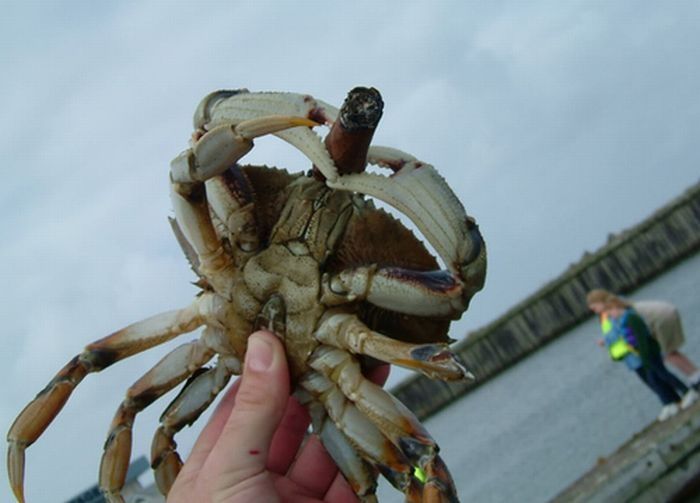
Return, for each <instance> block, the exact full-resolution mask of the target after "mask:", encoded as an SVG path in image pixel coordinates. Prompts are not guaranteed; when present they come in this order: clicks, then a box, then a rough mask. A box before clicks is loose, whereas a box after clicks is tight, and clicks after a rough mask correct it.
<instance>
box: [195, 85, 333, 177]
mask: <svg viewBox="0 0 700 503" xmlns="http://www.w3.org/2000/svg"><path fill="white" fill-rule="evenodd" d="M273 114H284V115H290V116H296V117H307V118H308V119H311V120H313V121H315V122H316V123H320V124H331V123H333V122H334V121H335V119H336V117H337V115H338V109H337V108H335V107H333V106H331V105H329V104H328V103H324V102H323V101H321V100H317V99H315V98H313V97H312V96H309V95H308V94H296V93H276V92H275V93H251V92H248V91H247V90H246V89H241V90H236V91H216V92H213V93H211V94H209V95H208V96H206V97H205V98H204V99H203V100H202V101H201V103H200V104H199V107H198V108H197V111H196V112H195V115H194V127H195V129H196V130H198V131H212V130H213V129H215V128H216V127H218V126H220V125H222V124H239V123H241V122H243V121H246V120H250V119H257V118H260V117H265V116H269V115H273ZM274 134H275V136H278V137H279V138H281V139H283V140H285V141H286V142H288V143H290V144H291V145H293V146H295V147H296V148H298V149H299V150H300V151H302V152H303V153H304V154H305V155H306V156H307V157H308V158H309V159H311V161H312V162H313V163H314V165H315V166H316V167H317V168H318V169H319V170H320V171H321V173H322V174H323V176H325V177H326V178H328V179H330V180H335V179H336V178H337V177H338V170H337V168H336V166H335V164H334V163H333V161H332V159H331V157H330V155H329V154H328V150H326V147H325V146H324V145H323V142H322V141H321V138H320V137H319V136H318V134H316V133H315V132H313V131H311V130H310V129H304V128H296V129H289V130H286V131H279V132H276V133H274Z"/></svg>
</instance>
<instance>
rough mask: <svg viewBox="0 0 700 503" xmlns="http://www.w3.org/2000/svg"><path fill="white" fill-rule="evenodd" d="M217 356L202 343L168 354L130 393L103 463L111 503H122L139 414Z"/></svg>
mask: <svg viewBox="0 0 700 503" xmlns="http://www.w3.org/2000/svg"><path fill="white" fill-rule="evenodd" d="M213 355H214V352H213V351H212V350H211V349H210V348H208V347H207V346H206V345H205V344H204V343H203V341H202V340H201V339H197V340H195V341H192V342H189V343H187V344H183V345H182V346H179V347H177V348H175V349H174V350H173V351H171V352H170V353H168V354H167V355H166V356H165V357H163V359H162V360H160V361H159V362H158V363H157V364H156V365H155V366H154V367H153V368H152V369H151V370H149V371H148V372H147V373H146V374H144V375H143V376H142V377H141V378H140V379H139V380H138V381H136V382H135V383H134V384H133V385H132V386H131V387H130V388H129V389H128V391H127V392H126V398H125V399H124V401H123V402H122V403H121V404H120V405H119V408H118V409H117V412H116V414H115V415H114V419H113V420H112V424H111V426H110V428H109V434H108V435H107V441H106V442H105V446H104V453H103V454H102V462H101V463H100V477H99V482H100V488H101V489H102V492H103V493H104V495H105V498H106V499H107V500H109V501H121V496H120V494H119V493H120V491H121V488H122V487H123V486H124V481H125V480H126V472H127V470H128V468H129V461H130V458H131V430H132V428H133V425H134V419H135V418H136V414H138V413H139V412H141V411H142V410H143V409H145V408H146V407H148V406H149V405H150V404H151V403H153V402H154V401H155V400H157V399H158V398H160V397H161V396H163V395H164V394H165V393H167V392H168V391H170V390H171V389H173V388H174V387H175V386H177V385H178V384H180V383H181V382H182V381H184V380H185V379H187V378H188V377H189V376H190V375H191V374H192V373H193V372H194V371H195V370H197V369H198V368H199V367H201V366H202V365H204V364H205V363H206V362H208V361H209V360H210V359H211V357H212V356H213Z"/></svg>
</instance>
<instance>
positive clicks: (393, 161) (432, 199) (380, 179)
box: [326, 147, 486, 303]
mask: <svg viewBox="0 0 700 503" xmlns="http://www.w3.org/2000/svg"><path fill="white" fill-rule="evenodd" d="M368 161H369V162H370V163H373V164H378V165H380V166H382V167H388V168H390V169H392V170H393V171H394V173H393V174H392V175H391V176H389V177H385V176H382V175H377V174H374V173H356V174H350V175H344V176H341V177H339V178H338V179H336V180H328V181H327V182H326V183H327V185H328V186H329V187H331V188H335V189H339V190H347V191H352V192H360V193H362V194H368V195H370V196H373V197H376V198H377V199H379V200H381V201H384V202H385V203H387V204H389V205H391V206H393V207H394V208H396V209H398V210H399V211H401V212H402V213H403V214H405V215H406V216H408V217H409V218H410V219H411V221H412V222H413V223H414V224H415V225H416V226H417V227H418V229H419V230H420V231H421V232H422V233H423V235H425V236H426V238H427V239H428V241H429V242H430V244H431V245H432V246H433V247H434V248H435V250H436V251H437V252H438V254H439V255H440V257H441V258H442V260H443V261H444V262H445V264H446V265H447V268H448V269H449V270H450V271H451V272H452V273H453V274H454V275H455V276H456V278H458V280H459V281H460V282H462V283H463V288H464V290H463V296H464V299H465V302H467V303H468V302H469V300H470V299H471V297H472V296H473V295H474V294H475V293H476V292H478V291H479V290H481V288H483V285H484V279H485V274H486V247H485V245H484V241H483V239H482V237H481V233H480V232H479V228H478V226H477V225H476V223H475V222H474V220H473V219H472V218H470V217H468V216H467V215H466V213H465V211H464V207H463V206H462V204H461V203H460V201H459V199H457V196H455V194H454V192H452V189H450V187H449V186H448V185H447V183H446V182H445V180H444V179H443V178H442V177H441V176H440V175H439V174H438V172H437V171H436V170H435V168H433V167H432V166H431V165H429V164H426V163H423V162H421V161H418V160H417V159H415V158H414V157H413V156H411V155H410V154H407V153H405V152H401V151H400V150H396V149H390V148H386V147H370V149H369V154H368Z"/></svg>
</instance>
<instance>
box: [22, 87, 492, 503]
mask: <svg viewBox="0 0 700 503" xmlns="http://www.w3.org/2000/svg"><path fill="white" fill-rule="evenodd" d="M382 106H383V103H382V101H381V97H380V96H379V93H378V92H377V91H376V90H374V89H366V88H356V89H354V90H353V91H351V93H350V94H349V95H348V98H347V99H346V102H345V103H344V105H343V107H342V108H341V109H340V110H338V109H336V108H334V107H332V106H330V105H328V104H326V103H323V102H321V101H320V100H316V99H314V98H313V97H311V96H308V95H299V94H292V93H250V92H248V91H246V90H238V91H217V92H215V93H212V94H210V95H208V96H207V97H205V98H204V100H203V101H202V102H201V104H200V105H199V107H198V108H197V111H196V113H195V120H194V122H195V133H194V134H193V139H192V146H191V148H189V149H187V150H186V151H184V152H183V153H182V154H180V155H179V156H178V157H176V158H175V159H174V160H173V162H172V163H171V170H170V179H171V187H172V200H173V205H174V209H175V218H174V219H173V220H172V221H171V223H172V225H173V229H174V231H175V234H176V236H177V238H178V241H179V243H180V245H181V246H182V248H183V250H184V251H185V254H186V255H187V257H188V259H189V261H190V263H191V265H192V268H193V269H194V271H195V273H196V274H197V275H198V277H199V281H198V285H199V286H200V287H201V289H202V291H201V293H200V294H199V295H198V296H197V297H196V298H195V300H194V301H193V302H192V303H191V304H190V305H189V306H187V307H185V308H183V309H179V310H175V311H170V312H166V313H162V314H159V315H156V316H153V317H151V318H148V319H145V320H143V321H140V322H137V323H134V324H132V325H130V326H128V327H126V328H123V329H121V330H119V331H117V332H115V333H113V334H111V335H109V336H107V337H105V338H103V339H100V340H98V341H96V342H93V343H91V344H89V345H88V346H87V347H86V348H85V350H84V351H83V352H82V353H80V354H79V355H77V356H76V357H75V358H73V359H72V360H71V361H70V362H69V363H68V364H66V366H65V367H64V368H63V369H61V370H60V371H59V372H58V374H57V375H56V376H55V377H54V378H53V379H52V380H51V382H49V384H48V385H47V386H46V388H45V389H44V390H42V391H41V392H40V393H39V394H38V395H37V397H36V398H35V399H34V400H33V401H32V402H30V403H29V405H27V406H26V407H25V409H24V410H23V411H22V412H21V414H20V415H19V416H18V418H17V419H16V420H15V422H14V424H13V425H12V427H11V429H10V432H9V434H8V442H9V451H8V473H9V476H10V482H11V485H12V488H13V490H14V492H15V495H16V497H17V499H18V500H20V501H23V500H24V494H23V478H24V451H25V449H26V447H28V446H29V445H31V444H32V443H33V442H34V441H35V440H36V439H37V438H38V437H39V436H40V435H41V434H42V433H43V431H44V430H45V429H46V427H47V426H48V425H49V424H50V422H51V421H52V420H53V419H54V418H55V417H56V415H57V414H58V413H59V411H60V410H61V408H62V407H63V405H64V404H65V403H66V401H67V400H68V398H69V396H70V394H71V393H72V392H73V390H74V389H75V387H76V386H77V385H78V384H79V383H80V381H81V380H82V379H83V378H84V377H85V376H86V375H87V374H88V373H91V372H98V371H100V370H102V369H104V368H106V367H107V366H109V365H111V364H113V363H115V362H117V361H119V360H121V359H123V358H127V357H129V356H131V355H133V354H136V353H139V352H141V351H144V350H146V349H149V348H151V347H153V346H156V345H158V344H161V343H163V342H165V341H168V340H170V339H172V338H174V337H176V336H178V335H181V334H184V333H187V332H191V331H193V330H195V329H197V328H200V327H201V328H203V330H202V332H201V336H200V337H199V338H198V339H196V340H194V341H192V342H189V343H186V344H183V345H182V346H179V347H178V348H176V349H175V350H173V351H172V352H170V353H169V354H167V355H166V356H165V357H164V358H163V359H162V360H161V361H160V362H159V363H158V364H157V365H156V366H155V367H153V368H152V369H151V370H149V371H148V372H147V373H146V374H144V375H143V376H142V377H141V378H139V379H138V380H137V381H136V382H135V383H134V384H133V385H132V386H131V387H130V388H129V389H128V391H127V394H126V398H125V399H124V400H123V402H122V403H121V405H119V407H118V409H117V413H116V415H115V417H114V420H113V421H112V425H111V428H110V433H109V436H108V440H107V442H106V444H105V450H104V454H103V458H102V463H101V466H100V474H99V483H100V487H101V488H102V490H103V492H104V494H105V496H106V497H107V499H108V500H110V501H121V496H120V490H121V488H122V486H123V484H124V481H125V477H126V471H127V468H128V465H129V459H130V453H131V430H132V427H133V422H134V419H135V416H136V414H137V413H138V412H139V411H141V410H143V409H144V408H145V407H146V406H148V405H149V404H151V403H152V402H153V401H155V400H156V399H157V398H159V397H160V396H162V395H163V394H165V393H167V392H168V391H170V390H172V389H174V388H175V387H176V386H178V385H179V384H181V383H183V382H185V385H184V386H183V387H182V389H181V391H180V393H179V394H178V395H177V397H176V398H175V400H174V401H173V402H172V403H171V404H170V405H169V406H168V407H167V408H166V410H165V412H164V413H163V415H162V416H161V421H160V426H159V427H158V429H157V430H156V433H155V436H154V439H153V444H152V451H151V461H152V466H153V468H154V470H155V475H156V481H157V484H158V486H159V488H160V490H161V491H162V492H163V494H167V492H168V490H169V488H170V486H171V484H172V483H173V481H174V479H175V477H176V476H177V474H178V472H179V470H180V467H181V466H182V462H181V460H180V457H179V455H178V454H177V452H176V444H175V441H174V436H175V434H176V433H177V432H178V431H179V430H181V429H182V428H183V427H184V426H185V425H189V424H191V423H192V422H193V421H195V420H196V419H197V417H198V416H199V415H200V414H201V413H202V412H203V411H204V410H205V409H206V408H207V407H208V406H209V404H210V403H211V402H212V401H213V400H214V398H215V397H216V395H217V394H218V393H219V392H220V391H221V390H222V389H223V388H224V387H225V385H226V383H227V382H228V380H229V378H230V377H231V376H232V375H236V374H238V373H239V372H240V366H241V365H240V362H241V361H242V360H243V358H244V355H245V351H246V344H247V337H248V336H249V334H250V333H252V332H253V331H254V330H256V329H259V328H267V329H268V330H271V331H273V332H274V333H275V334H277V335H278V336H279V337H280V338H281V339H282V341H283V343H284V345H285V348H286V351H287V356H288V359H289V363H290V369H291V373H292V379H293V382H294V383H295V396H296V397H297V399H298V400H299V401H300V402H301V403H302V404H305V405H306V406H307V408H308V410H309V412H310V414H311V417H312V427H313V433H314V434H316V435H318V436H319V438H320V439H321V441H322V443H323V444H324V446H325V447H326V449H327V450H328V452H329V454H330V455H331V457H332V458H333V459H334V461H335V462H336V464H337V465H338V468H339V469H340V471H341V472H342V473H343V475H344V476H345V478H346V479H347V480H348V482H349V483H350V485H351V487H352V488H353V490H354V491H355V492H356V494H357V495H358V497H359V498H360V499H361V500H362V501H374V500H375V499H376V497H375V495H374V493H375V489H376V480H377V475H378V473H381V474H382V475H383V476H384V477H386V478H387V480H389V482H390V483H391V484H392V485H393V486H395V487H396V488H397V489H399V490H401V491H402V492H404V493H405V495H406V499H407V500H408V501H456V500H457V494H456V489H455V487H454V483H453V481H452V478H451V476H450V474H449V472H448V470H447V468H446V466H445V465H444V463H443V462H442V460H441V458H440V456H439V455H438V446H437V445H436V444H435V442H434V441H433V440H432V438H431V437H430V435H429V434H428V432H427V431H426V430H425V429H424V428H423V426H422V425H421V424H420V423H419V422H418V420H417V419H416V418H415V416H414V415H413V414H412V413H411V412H410V411H409V410H408V409H407V408H406V407H405V406H404V405H403V404H402V403H401V402H399V401H398V400H397V399H395V398H394V397H393V396H392V395H390V394H389V393H388V392H386V391H385V390H383V389H382V388H381V387H379V386H377V385H375V384H373V383H372V382H370V381H369V380H367V379H366V378H365V377H364V376H363V374H362V371H361V368H362V364H364V363H366V362H367V361H374V360H379V361H383V362H387V363H393V364H396V365H401V366H404V367H407V368H411V369H414V370H417V371H419V372H422V373H424V374H426V375H428V376H429V377H434V378H439V379H444V380H455V379H463V378H465V377H467V376H468V375H469V374H468V372H467V371H466V370H465V369H464V368H463V367H462V365H460V363H459V361H458V359H457V358H456V356H455V355H454V354H453V353H452V352H451V351H450V349H449V346H448V343H449V342H450V340H449V338H448V337H447V330H448V327H449V324H450V321H451V320H453V319H457V318H459V317H460V316H461V314H462V313H463V312H464V311H465V310H466V309H467V306H468V303H469V300H470V298H471V297H472V295H473V294H474V293H476V292H477V291H478V290H480V289H481V288H482V286H483V283H484V277H485V270H486V249H485V246H484V243H483V241H482V239H481V235H480V233H479V230H478V227H477V226H476V224H475V222H474V220H473V219H471V218H470V217H467V215H466V214H465V212H464V208H463V207H462V205H461V203H460V202H459V200H458V199H457V197H456V196H455V195H454V193H453V192H452V190H451V189H450V188H449V186H448V185H447V184H446V182H445V181H444V180H443V178H442V177H440V175H439V174H438V173H437V171H436V170H435V169H434V168H433V167H432V166H430V165H428V164H426V163H423V162H421V161H418V160H417V159H415V158H414V157H412V156H411V155H409V154H407V153H405V152H402V151H399V150H396V149H391V148H385V147H374V146H370V140H371V137H372V134H373V132H374V129H375V128H376V126H377V123H378V121H379V118H380V117H381V114H382ZM319 125H325V126H328V127H330V132H329V133H328V135H327V136H326V138H325V142H324V141H322V140H321V138H320V137H319V136H318V135H317V134H316V133H315V132H314V131H313V129H312V128H314V127H316V126H319ZM267 134H274V135H276V136H278V137H280V138H281V139H283V140H285V141H287V142H289V143H291V144H292V145H294V146H295V147H297V148H298V149H299V150H301V151H302V152H303V153H304V154H305V155H306V156H307V157H308V158H309V159H310V160H311V162H312V163H313V170H312V171H311V172H309V173H308V174H290V173H287V172H286V171H283V170H278V169H274V168H268V167H261V166H241V165H239V164H237V163H238V161H239V159H241V158H242V157H243V156H244V155H245V154H246V153H247V152H248V151H250V150H251V148H252V146H253V139H254V138H256V137H259V136H262V135H267ZM367 163H370V164H375V165H378V166H380V167H385V168H389V169H391V170H392V174H391V175H390V176H386V177H385V176H382V175H379V174H375V173H369V172H365V171H364V168H365V165H366V164H367ZM367 196H371V197H374V198H376V199H378V200H380V201H383V202H385V203H387V204H389V205H391V206H393V207H394V208H395V209H397V210H398V211H400V212H401V213H403V214H404V215H406V216H407V217H408V218H409V219H410V220H411V221H412V222H413V223H414V224H415V226H416V227H417V228H418V230H419V231H420V232H421V233H422V234H423V235H424V236H425V238H426V239H427V241H428V242H429V243H430V245H431V246H432V247H433V248H434V250H435V251H436V252H437V254H438V255H439V256H440V259H441V260H442V262H443V263H444V265H445V269H443V270H441V269H440V268H439V265H438V261H437V260H436V259H435V258H434V257H433V256H432V255H431V254H430V253H429V252H428V251H427V250H426V248H425V246H424V245H423V244H422V243H421V242H420V241H419V240H418V239H417V238H416V237H415V236H414V235H413V233H412V232H410V231H409V230H407V229H406V228H405V227H404V226H403V225H402V224H401V223H400V222H399V221H398V220H396V219H394V218H393V217H392V216H390V215H389V214H388V213H386V212H385V211H383V210H380V209H377V208H375V207H374V205H373V204H372V201H371V200H370V199H369V198H367ZM214 357H216V359H215V361H214V363H213V364H211V365H209V366H207V364H209V363H210V361H211V360H213V359H214ZM366 357H371V358H366ZM417 473H419V474H421V475H420V476H418V475H416V474H417Z"/></svg>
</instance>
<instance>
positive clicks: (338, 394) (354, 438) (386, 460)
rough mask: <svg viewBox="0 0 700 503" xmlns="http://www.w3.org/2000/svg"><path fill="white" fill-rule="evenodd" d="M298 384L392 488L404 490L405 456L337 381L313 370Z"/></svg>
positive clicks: (407, 466) (406, 475)
mask: <svg viewBox="0 0 700 503" xmlns="http://www.w3.org/2000/svg"><path fill="white" fill-rule="evenodd" d="M299 384H300V385H301V386H302V387H303V388H304V389H305V390H306V391H308V392H309V393H310V394H311V396H313V397H314V398H315V399H316V400H318V401H319V402H321V403H322V404H323V405H324V407H325V409H326V412H327V413H328V417H329V418H330V419H331V420H332V421H333V422H334V423H335V425H336V426H337V428H338V429H339V430H340V431H341V432H342V433H343V434H344V435H345V436H346V437H347V438H348V440H349V442H350V443H351V445H354V446H355V448H356V449H357V450H358V451H359V452H360V454H361V455H362V457H363V458H364V459H365V460H367V461H368V462H369V463H371V464H373V465H375V466H376V467H377V468H379V470H380V471H381V472H382V475H384V477H385V478H386V479H387V480H388V481H389V482H390V483H391V484H392V485H393V486H394V487H396V488H397V489H399V490H401V491H404V490H405V489H406V488H407V487H408V486H409V483H410V478H411V470H410V464H409V462H408V459H406V457H405V455H404V454H403V453H402V452H401V451H400V450H399V449H398V448H397V447H395V446H394V445H393V444H392V443H391V442H390V441H389V439H387V438H386V437H385V436H384V435H383V434H382V432H381V431H380V430H379V429H378V428H377V425H375V424H374V423H373V422H372V421H371V420H370V419H369V418H368V417H367V416H366V415H365V414H363V413H362V412H360V411H359V410H358V408H357V407H356V406H355V405H354V404H353V403H352V402H351V401H349V400H348V399H347V398H346V397H345V395H344V394H343V392H342V391H341V390H340V389H339V388H338V386H337V385H336V384H334V383H333V382H331V381H330V380H329V379H327V378H326V377H324V376H322V375H321V374H318V373H316V372H311V373H308V374H306V375H305V376H304V377H303V378H302V380H301V381H300V383H299ZM334 459H335V458H334Z"/></svg>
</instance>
